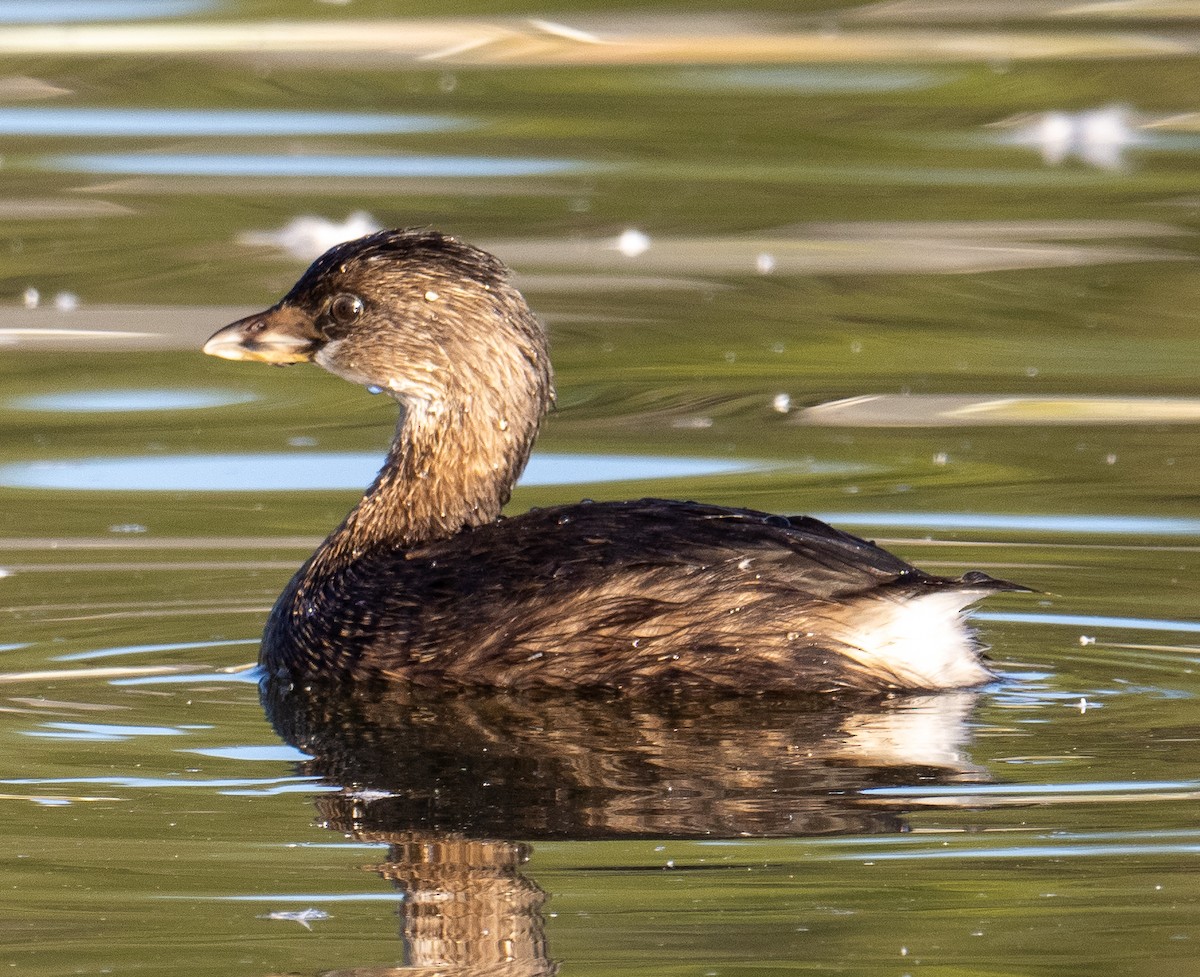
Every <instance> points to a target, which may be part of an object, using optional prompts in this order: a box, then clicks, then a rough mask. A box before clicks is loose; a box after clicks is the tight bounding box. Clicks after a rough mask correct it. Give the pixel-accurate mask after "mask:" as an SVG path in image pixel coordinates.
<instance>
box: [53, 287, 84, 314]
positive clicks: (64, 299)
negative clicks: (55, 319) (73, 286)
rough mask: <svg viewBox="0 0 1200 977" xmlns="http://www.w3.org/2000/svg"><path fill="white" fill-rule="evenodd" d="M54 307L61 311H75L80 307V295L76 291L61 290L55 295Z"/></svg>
mask: <svg viewBox="0 0 1200 977" xmlns="http://www.w3.org/2000/svg"><path fill="white" fill-rule="evenodd" d="M54 307H55V308H56V309H58V311H59V312H74V311H75V310H76V309H78V308H79V296H78V295H76V294H75V293H74V292H59V293H58V294H57V295H56V296H54Z"/></svg>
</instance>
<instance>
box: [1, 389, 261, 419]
mask: <svg viewBox="0 0 1200 977" xmlns="http://www.w3.org/2000/svg"><path fill="white" fill-rule="evenodd" d="M255 399H256V397H255V395H254V394H252V393H243V392H236V391H232V390H170V389H162V390H74V391H68V392H66V393H50V394H35V395H31V396H28V397H17V398H15V399H14V400H13V401H12V403H11V406H12V407H14V408H15V409H17V410H27V411H55V412H60V413H72V414H73V413H79V414H92V413H118V412H134V411H156V410H196V409H199V408H203V407H228V406H230V405H231V404H245V403H249V402H250V401H252V400H255Z"/></svg>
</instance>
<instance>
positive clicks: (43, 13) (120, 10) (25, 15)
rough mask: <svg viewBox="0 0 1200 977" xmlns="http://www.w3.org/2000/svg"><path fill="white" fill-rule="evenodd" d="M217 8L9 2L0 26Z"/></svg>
mask: <svg viewBox="0 0 1200 977" xmlns="http://www.w3.org/2000/svg"><path fill="white" fill-rule="evenodd" d="M216 6H217V4H216V3H214V2H213V0H6V2H5V3H3V4H0V24H59V23H63V22H64V21H89V20H141V19H142V18H143V17H186V16H189V15H192V14H200V13H204V12H206V11H209V10H212V9H214V8H215V7H216Z"/></svg>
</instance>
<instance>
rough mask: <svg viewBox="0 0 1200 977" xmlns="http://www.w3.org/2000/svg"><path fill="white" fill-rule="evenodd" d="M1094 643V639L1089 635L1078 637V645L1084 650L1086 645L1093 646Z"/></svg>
mask: <svg viewBox="0 0 1200 977" xmlns="http://www.w3.org/2000/svg"><path fill="white" fill-rule="evenodd" d="M1095 643H1096V639H1095V638H1094V637H1092V636H1091V635H1090V634H1081V635H1080V636H1079V644H1080V645H1081V646H1082V647H1084V648H1086V647H1087V646H1088V645H1094V644H1095Z"/></svg>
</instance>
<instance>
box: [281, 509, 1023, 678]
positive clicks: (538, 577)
mask: <svg viewBox="0 0 1200 977" xmlns="http://www.w3.org/2000/svg"><path fill="white" fill-rule="evenodd" d="M1005 589H1018V588H1015V587H1014V585H1011V584H1007V583H1004V582H1003V581H996V580H993V579H992V578H990V577H987V576H986V575H984V574H969V575H968V576H967V577H964V578H963V579H962V580H949V579H947V578H943V577H936V576H932V575H929V574H926V573H923V572H922V571H920V570H917V569H915V568H914V567H912V566H910V565H909V564H907V563H905V562H904V561H903V560H900V559H899V558H898V557H895V556H893V555H892V554H890V553H888V552H887V551H885V550H883V549H881V548H879V547H877V546H875V545H874V544H872V543H870V542H867V541H866V540H863V539H859V538H858V537H856V536H853V535H850V534H848V533H844V532H841V531H839V530H837V529H834V528H832V527H830V526H828V525H826V524H824V523H822V522H820V521H818V520H815V519H811V518H808V517H793V518H786V517H783V516H774V515H768V514H766V513H762V512H755V511H752V510H747V509H729V508H724V507H718V506H710V505H703V504H699V503H693V502H672V501H664V500H658V499H643V500H640V501H636V502H615V503H614V502H604V503H580V504H576V505H570V506H563V507H556V508H550V509H542V510H535V511H533V512H529V513H526V514H524V515H522V516H518V517H515V518H511V519H503V520H501V521H499V522H497V523H494V524H490V525H485V526H481V527H478V528H476V529H472V530H467V531H463V532H461V533H458V534H456V535H454V536H451V537H449V538H447V539H443V540H438V541H435V542H431V543H428V544H425V545H423V546H419V547H416V548H414V549H409V550H407V551H404V550H379V551H375V552H368V553H364V554H362V555H361V556H359V557H357V558H356V559H354V560H351V561H348V562H347V564H346V565H345V566H342V567H339V568H337V569H336V571H335V572H333V573H329V572H328V571H327V570H326V569H325V568H324V567H323V565H322V562H321V560H320V553H319V552H318V555H317V557H314V560H313V561H310V563H309V564H308V565H306V567H305V568H303V569H302V570H301V571H300V573H298V574H297V576H296V578H295V579H294V580H293V582H292V584H291V585H290V586H289V587H288V589H287V590H286V591H285V592H284V594H283V595H282V596H281V598H280V601H279V604H278V605H277V607H276V610H275V612H274V613H273V615H272V619H271V621H270V623H269V625H268V630H267V634H266V635H265V637H264V645H263V662H264V664H265V665H266V666H267V667H268V668H269V669H271V670H272V671H276V672H279V671H283V672H292V673H298V674H305V673H308V674H329V673H330V672H344V673H348V674H354V675H370V674H380V675H388V676H391V677H401V678H408V679H412V680H415V681H418V682H430V683H438V684H441V683H461V684H478V685H494V686H503V687H524V686H533V685H551V686H589V685H591V686H596V685H599V686H609V687H622V688H624V687H630V686H638V685H647V684H653V685H666V686H687V685H707V686H718V687H725V688H729V689H733V690H738V691H762V690H766V689H788V690H796V691H828V690H835V689H845V688H851V689H865V690H882V689H890V688H947V687H962V686H968V685H977V684H981V683H983V682H986V681H987V680H988V679H989V678H990V672H988V670H987V669H986V668H985V667H984V665H983V664H982V663H981V661H980V658H979V653H978V647H977V645H976V644H975V642H974V640H973V638H972V637H971V635H970V632H969V631H968V630H967V628H966V627H965V625H964V624H963V622H962V619H961V613H960V612H961V610H962V608H963V607H965V606H966V605H967V604H970V603H971V602H973V601H974V600H977V599H978V598H980V597H982V596H984V595H985V594H987V593H991V592H994V591H996V590H1005Z"/></svg>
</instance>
